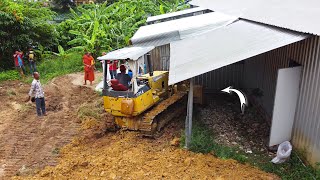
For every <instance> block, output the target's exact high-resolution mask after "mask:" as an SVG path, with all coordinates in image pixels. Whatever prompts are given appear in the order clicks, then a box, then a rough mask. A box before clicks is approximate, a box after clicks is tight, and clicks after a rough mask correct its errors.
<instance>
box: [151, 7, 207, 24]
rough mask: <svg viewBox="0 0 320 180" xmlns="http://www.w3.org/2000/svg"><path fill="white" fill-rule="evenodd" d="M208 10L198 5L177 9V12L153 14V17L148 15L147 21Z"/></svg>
mask: <svg viewBox="0 0 320 180" xmlns="http://www.w3.org/2000/svg"><path fill="white" fill-rule="evenodd" d="M206 10H207V8H202V7H196V8H191V9H185V10H182V11H177V12H173V13H167V14H161V15H158V16H151V17H148V19H147V23H150V22H154V21H159V20H161V19H167V18H172V17H177V16H181V15H187V14H193V13H196V12H201V11H206Z"/></svg>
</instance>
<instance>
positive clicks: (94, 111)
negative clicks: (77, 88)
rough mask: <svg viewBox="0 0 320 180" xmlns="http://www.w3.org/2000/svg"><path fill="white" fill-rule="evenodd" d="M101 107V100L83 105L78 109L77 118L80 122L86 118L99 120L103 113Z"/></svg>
mask: <svg viewBox="0 0 320 180" xmlns="http://www.w3.org/2000/svg"><path fill="white" fill-rule="evenodd" d="M102 106H103V102H102V99H99V100H98V101H94V102H91V103H84V104H82V105H81V106H80V107H79V109H78V113H77V114H78V117H79V118H80V119H82V120H83V119H86V118H94V119H97V120H100V119H101V116H102V113H103V110H102V109H101V107H102Z"/></svg>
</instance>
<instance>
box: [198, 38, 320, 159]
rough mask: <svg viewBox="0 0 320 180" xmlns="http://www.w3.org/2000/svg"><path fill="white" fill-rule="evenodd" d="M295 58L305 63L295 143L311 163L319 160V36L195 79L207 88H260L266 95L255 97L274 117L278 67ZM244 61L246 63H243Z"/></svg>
mask: <svg viewBox="0 0 320 180" xmlns="http://www.w3.org/2000/svg"><path fill="white" fill-rule="evenodd" d="M290 60H293V61H296V62H297V63H299V64H301V65H302V66H303V73H302V78H301V85H300V94H299V99H298V104H297V109H296V115H295V122H294V127H293V145H294V146H295V147H296V148H299V149H300V150H302V151H304V152H305V155H306V157H307V159H308V161H309V162H311V163H315V162H320V38H319V37H318V36H317V37H312V38H309V39H306V40H304V41H301V42H297V43H294V44H291V45H287V46H285V47H282V48H278V49H275V50H273V51H270V52H267V53H264V54H261V55H258V56H255V57H252V58H250V59H246V60H245V61H242V62H240V63H236V64H232V65H229V66H226V67H223V68H220V69H217V70H215V71H211V72H208V73H205V74H203V75H200V76H198V77H196V78H195V81H196V84H202V85H204V87H205V88H206V89H210V90H220V89H222V88H225V87H227V86H230V85H232V86H234V87H239V88H243V89H245V90H246V91H247V93H249V94H250V93H251V92H252V90H253V89H255V88H259V89H260V90H262V91H263V96H262V97H260V98H257V99H256V100H257V101H258V102H259V103H260V105H261V106H262V107H263V108H264V110H265V111H266V114H267V115H268V116H269V117H272V112H273V104H274V97H275V89H276V81H277V75H278V69H280V68H287V67H289V61H290ZM243 62H244V63H243Z"/></svg>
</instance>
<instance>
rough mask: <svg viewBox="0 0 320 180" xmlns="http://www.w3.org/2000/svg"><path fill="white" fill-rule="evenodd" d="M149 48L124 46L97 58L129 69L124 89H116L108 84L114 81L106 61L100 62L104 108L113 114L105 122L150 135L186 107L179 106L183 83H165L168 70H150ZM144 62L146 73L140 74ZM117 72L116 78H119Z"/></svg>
mask: <svg viewBox="0 0 320 180" xmlns="http://www.w3.org/2000/svg"><path fill="white" fill-rule="evenodd" d="M152 49H153V47H149V48H148V47H128V48H123V49H119V50H116V51H112V52H110V53H108V54H107V55H105V56H102V57H99V58H98V59H99V60H103V61H104V62H107V61H109V62H111V63H112V61H118V64H122V66H125V67H126V71H130V72H132V79H131V81H130V82H129V83H128V84H124V86H127V87H128V89H127V90H126V89H124V90H118V89H116V88H115V86H114V84H112V83H113V82H116V80H112V79H110V78H108V73H109V68H108V66H109V65H108V63H104V80H103V82H104V87H103V91H102V94H103V100H104V108H105V110H106V111H107V112H109V113H111V114H112V115H113V116H114V119H113V120H112V122H108V124H109V126H110V125H111V126H113V125H114V126H116V127H119V128H121V129H128V130H139V131H142V132H143V134H145V135H150V136H153V135H154V134H155V133H156V132H158V131H160V130H161V128H163V127H164V126H165V125H166V124H167V123H168V122H169V121H170V120H172V119H173V118H175V117H178V116H180V115H181V114H183V113H184V112H185V111H186V106H185V105H183V104H184V103H185V101H184V100H183V99H185V98H183V97H184V96H185V95H186V91H185V89H186V86H185V85H184V84H181V85H175V86H169V85H168V76H169V72H168V71H153V70H152V65H151V63H152V60H151V59H150V54H148V52H149V51H150V50H152ZM145 58H146V61H145V60H144V59H145ZM119 61H120V62H121V63H119ZM145 63H146V64H147V67H148V70H149V72H148V73H145V74H143V73H141V71H142V69H143V66H144V64H145ZM139 71H140V72H139ZM119 74H120V73H118V74H117V78H116V79H119V76H120V75H119ZM119 80H120V79H119ZM120 81H121V80H120ZM118 83H119V82H116V84H118Z"/></svg>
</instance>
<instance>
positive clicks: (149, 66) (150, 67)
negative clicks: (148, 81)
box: [147, 53, 153, 76]
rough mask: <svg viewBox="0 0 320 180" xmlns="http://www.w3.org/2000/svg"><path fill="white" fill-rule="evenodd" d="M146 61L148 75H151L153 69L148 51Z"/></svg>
mask: <svg viewBox="0 0 320 180" xmlns="http://www.w3.org/2000/svg"><path fill="white" fill-rule="evenodd" d="M147 63H148V68H149V75H150V76H153V69H152V65H151V55H150V53H147Z"/></svg>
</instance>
